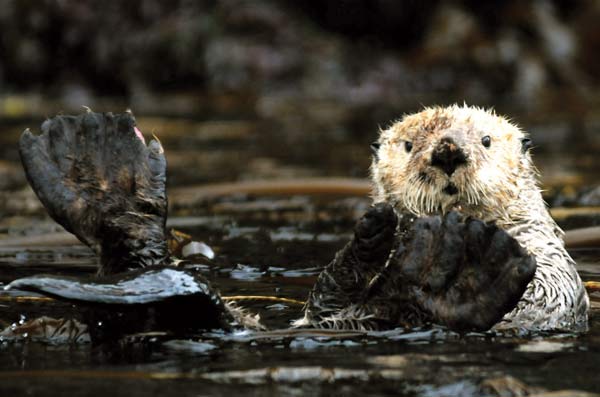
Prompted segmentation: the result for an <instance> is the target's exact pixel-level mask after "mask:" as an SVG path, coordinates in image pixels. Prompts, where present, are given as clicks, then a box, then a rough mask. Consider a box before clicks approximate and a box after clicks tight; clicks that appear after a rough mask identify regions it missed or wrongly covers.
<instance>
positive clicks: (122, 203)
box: [19, 112, 168, 273]
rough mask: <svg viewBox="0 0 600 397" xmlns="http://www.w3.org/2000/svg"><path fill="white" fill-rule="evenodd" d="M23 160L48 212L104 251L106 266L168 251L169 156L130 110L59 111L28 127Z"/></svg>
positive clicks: (158, 257) (156, 259) (150, 259)
mask: <svg viewBox="0 0 600 397" xmlns="http://www.w3.org/2000/svg"><path fill="white" fill-rule="evenodd" d="M19 151H20V154H21V160H22V162H23V166H24V168H25V173H26V175H27V178H28V180H29V183H30V184H31V186H32V187H33V190H34V191H35V193H36V194H37V196H38V197H39V199H40V200H41V202H42V203H43V204H44V206H45V207H46V209H47V210H48V213H49V214H50V216H51V217H52V218H53V219H54V220H55V221H57V222H58V223H60V224H61V225H62V226H64V227H65V229H67V230H68V231H70V232H72V233H73V234H75V235H76V236H77V237H78V238H79V239H80V240H81V241H82V242H84V243H86V244H87V245H89V246H90V247H91V248H92V249H93V250H94V251H95V252H96V253H97V254H98V255H99V256H100V257H101V264H102V267H101V272H102V273H113V272H116V271H122V270H125V269H127V268H134V267H140V266H147V265H154V264H159V263H163V262H164V261H165V259H166V258H167V257H168V251H167V245H166V238H165V221H166V215H167V197H166V191H165V183H166V160H165V157H164V153H163V149H162V147H161V145H160V143H159V142H158V141H156V140H155V141H151V142H150V143H149V144H148V145H147V146H146V144H145V142H144V140H143V137H142V135H141V133H140V132H139V130H137V128H136V127H135V119H134V118H133V116H132V115H131V114H130V113H123V114H114V115H113V114H112V113H93V112H87V113H84V114H81V115H79V116H56V117H54V118H52V119H49V120H46V121H45V122H44V123H43V124H42V134H41V135H39V136H35V135H33V134H32V133H31V132H29V130H26V131H25V132H24V133H23V135H22V136H21V140H20V142H19Z"/></svg>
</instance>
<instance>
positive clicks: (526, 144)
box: [521, 138, 532, 154]
mask: <svg viewBox="0 0 600 397" xmlns="http://www.w3.org/2000/svg"><path fill="white" fill-rule="evenodd" d="M531 145H532V143H531V139H529V138H523V139H521V152H522V153H523V154H525V153H526V152H527V151H528V150H529V149H531Z"/></svg>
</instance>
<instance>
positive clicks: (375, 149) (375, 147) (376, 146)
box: [371, 141, 381, 161]
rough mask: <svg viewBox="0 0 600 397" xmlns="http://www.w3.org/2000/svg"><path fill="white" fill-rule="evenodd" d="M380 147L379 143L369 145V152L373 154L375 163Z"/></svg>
mask: <svg viewBox="0 0 600 397" xmlns="http://www.w3.org/2000/svg"><path fill="white" fill-rule="evenodd" d="M380 147H381V143H379V142H377V141H376V142H373V143H372V144H371V151H372V152H373V158H374V159H375V161H377V160H379V148H380Z"/></svg>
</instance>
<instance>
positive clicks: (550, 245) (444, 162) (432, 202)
mask: <svg viewBox="0 0 600 397" xmlns="http://www.w3.org/2000/svg"><path fill="white" fill-rule="evenodd" d="M530 146H531V141H530V139H529V137H528V135H527V134H525V133H524V132H523V131H521V130H520V129H519V128H518V127H517V126H515V125H514V124H512V123H511V122H509V121H508V120H507V119H505V118H504V117H500V116H497V115H495V114H494V113H493V112H490V111H486V110H484V109H480V108H475V107H469V106H466V105H465V106H456V105H455V106H450V107H431V108H426V109H424V110H422V111H421V112H419V113H416V114H411V115H408V116H405V117H404V118H402V119H401V120H399V121H397V122H395V123H393V124H392V125H391V126H390V127H389V128H387V129H385V130H382V131H381V133H380V136H379V139H378V140H377V141H376V142H375V143H374V144H373V146H372V148H373V152H374V153H373V161H372V165H371V176H372V183H373V201H374V203H375V204H376V205H380V206H384V209H383V211H384V213H385V214H383V213H382V214H379V215H377V214H374V216H373V217H372V218H373V219H378V220H377V221H374V222H375V223H378V224H379V228H380V229H381V231H380V232H379V233H380V234H386V233H387V234H388V236H389V235H390V234H391V233H390V231H389V227H388V228H387V230H386V226H385V225H386V222H387V223H388V224H392V225H393V224H394V222H395V220H394V219H393V218H394V216H395V215H394V214H395V213H396V214H400V216H401V217H407V216H408V217H411V216H413V217H420V219H427V217H431V216H434V217H438V218H439V217H443V218H442V220H443V221H442V222H441V223H440V222H439V221H438V222H434V221H430V222H429V224H426V223H427V222H425V221H423V220H420V221H418V222H417V223H419V222H420V223H423V225H422V227H429V228H432V229H436V230H443V229H445V230H446V231H440V232H438V233H441V235H442V236H443V235H445V234H446V235H447V234H448V233H450V234H455V235H456V236H462V235H463V232H462V230H459V229H460V228H457V227H456V225H452V222H448V218H449V217H456V216H458V215H453V214H455V211H458V212H459V213H460V214H461V216H462V217H465V218H466V219H467V221H466V222H467V225H466V229H467V233H466V235H465V236H466V239H465V241H463V242H462V244H463V245H464V244H467V245H469V244H473V242H474V241H477V240H481V239H482V236H484V235H486V234H489V232H485V233H477V232H475V235H474V236H472V237H471V238H469V233H470V231H471V229H473V228H475V229H480V230H483V229H485V228H489V227H492V226H491V223H493V225H495V227H497V228H499V229H500V230H503V231H505V232H506V233H507V234H508V236H510V237H512V238H513V239H514V240H515V241H516V242H517V243H518V245H519V246H520V248H522V249H523V250H524V251H525V253H526V254H527V255H529V256H530V257H531V258H533V259H534V260H535V263H536V265H537V269H536V270H535V273H534V276H533V279H532V280H531V281H530V282H529V283H528V285H527V288H526V290H525V293H524V294H523V296H522V297H521V298H520V299H519V301H518V303H517V304H516V306H515V307H514V308H511V309H510V310H507V314H506V315H505V316H503V317H502V319H501V321H499V322H498V323H497V324H495V325H494V327H495V328H496V329H502V328H524V329H527V330H579V331H581V330H585V329H586V328H587V311H588V306H589V299H588V296H587V293H586V291H585V288H584V286H583V283H582V282H581V279H580V277H579V275H578V273H577V271H576V268H575V263H574V261H573V259H571V257H570V256H569V254H568V253H567V251H566V250H565V247H564V244H563V241H562V235H563V232H562V231H561V229H560V228H559V227H558V226H557V224H556V223H555V222H554V220H553V219H552V218H551V216H550V214H549V212H548V210H547V208H546V205H545V203H544V201H543V199H542V195H541V192H540V189H539V187H538V180H537V179H538V176H537V171H536V169H535V167H534V166H533V163H532V159H531V154H530V150H529V149H530ZM385 206H391V207H392V208H393V211H391V210H390V209H385ZM423 217H425V218H423ZM475 220H479V221H482V222H483V223H481V222H479V221H475ZM474 223H478V224H474ZM486 223H487V224H486ZM506 237H507V236H499V238H500V239H506ZM386 238H389V237H386ZM410 238H413V239H414V238H417V239H419V238H420V239H421V241H420V244H421V245H422V247H423V249H430V250H431V249H432V247H434V248H435V247H439V246H440V245H439V244H436V242H435V241H433V243H432V244H430V242H429V241H425V240H427V237H425V238H424V237H423V236H419V234H418V233H417V234H416V237H415V236H411V237H410ZM396 240H397V242H395V243H394V245H392V246H388V247H384V248H382V247H380V250H381V251H383V253H380V254H379V259H376V260H375V263H371V264H369V265H365V262H366V261H369V260H371V261H372V260H373V258H375V257H376V256H375V255H370V256H368V255H367V256H365V255H364V254H363V255H362V256H363V258H367V257H369V258H368V259H361V258H356V257H357V255H354V256H353V255H350V254H348V253H343V254H342V255H339V256H338V258H336V260H334V261H333V263H332V264H330V265H329V267H328V268H327V269H326V270H325V271H324V274H323V275H322V277H320V278H319V281H318V282H317V284H316V285H315V287H314V289H313V291H312V292H311V295H310V299H309V302H308V304H307V306H306V309H305V317H304V319H303V320H302V321H301V322H300V323H301V324H317V325H320V326H334V327H335V326H338V324H339V325H341V326H342V327H344V326H348V324H350V325H355V326H358V327H369V326H373V324H372V323H373V322H374V321H375V320H377V321H383V320H385V321H387V322H392V323H394V322H397V321H414V318H415V317H417V318H425V319H429V320H431V316H432V315H433V317H434V318H435V317H437V320H440V319H441V320H442V322H444V323H446V324H449V323H451V322H452V321H455V320H456V319H446V320H444V319H443V317H444V313H443V312H444V311H449V310H450V311H451V310H456V307H445V308H444V307H442V305H440V304H439V302H436V301H435V299H436V298H435V294H433V295H432V297H428V298H427V299H423V298H422V295H423V293H424V290H426V288H423V287H424V286H426V285H425V284H426V283H425V284H423V283H421V285H418V286H417V287H416V288H415V290H414V291H413V292H410V293H409V292H407V293H405V295H406V296H411V295H412V299H408V301H409V303H410V304H409V305H408V308H407V309H404V308H403V309H402V310H400V311H398V310H397V307H395V306H394V305H392V306H394V307H392V309H390V305H389V304H386V302H389V300H390V298H389V297H390V296H398V291H400V290H401V289H402V288H403V286H404V285H405V284H406V280H407V279H410V274H407V273H410V272H409V271H407V270H406V269H405V268H406V265H403V264H402V263H400V264H398V263H397V262H398V261H399V260H400V261H406V259H405V258H404V257H402V254H400V255H399V254H398V253H397V252H396V253H395V254H394V253H392V255H390V256H389V257H388V256H387V253H388V252H389V251H390V250H393V249H396V250H397V251H401V250H402V249H406V248H405V246H406V245H407V244H408V245H409V247H410V244H412V245H415V244H416V243H414V242H410V241H409V242H408V243H407V242H406V241H405V240H406V237H405V236H404V237H403V236H398V233H397V232H396ZM424 241H425V242H424ZM481 244H482V242H478V243H475V246H481ZM484 245H485V243H484ZM492 245H493V244H492ZM504 245H506V246H510V245H511V242H510V241H509V240H508V239H506V241H505V243H504ZM455 246H456V247H461V243H460V242H457V243H456V245H455ZM459 249H461V248H459ZM512 249H515V247H513V248H512ZM347 250H348V248H347ZM503 250H505V247H504V246H496V247H495V251H496V252H491V253H488V255H489V256H487V257H485V256H483V257H482V258H481V259H482V260H481V263H479V265H478V266H479V268H477V267H476V266H475V267H474V268H473V269H472V270H473V271H474V272H482V273H485V274H487V275H489V274H490V272H494V271H496V272H498V271H501V270H500V269H498V268H497V266H498V264H497V263H494V262H495V261H497V260H498V257H497V256H498V255H501V254H502V251H503ZM451 251H452V249H449V250H446V251H444V252H445V253H446V254H449V253H451ZM467 251H468V250H464V252H467ZM459 254H460V255H461V258H460V259H459V260H462V261H464V260H465V259H468V258H465V257H464V256H462V255H463V252H460V253H459ZM349 257H353V258H351V259H348V258H349ZM398 258H399V259H398ZM345 261H347V262H348V261H349V262H352V261H354V262H357V263H358V264H357V263H352V264H351V265H350V266H351V267H352V268H354V269H357V268H361V267H363V268H366V269H371V270H363V271H362V272H361V275H360V277H356V276H355V277H354V280H358V279H361V278H367V279H370V280H363V282H362V284H361V282H358V281H348V280H347V275H346V274H345V272H344V270H340V269H345V268H347V266H346V265H345V264H344V262H345ZM374 268H375V269H385V272H387V273H390V274H389V275H388V276H387V279H388V280H387V281H383V282H382V281H378V282H377V283H376V284H377V287H376V288H374V286H373V281H374V280H376V278H380V275H381V272H382V271H383V270H372V269H374ZM435 272H439V270H435ZM441 272H442V273H444V270H443V269H442V270H441ZM369 273H370V275H369V276H364V274H369ZM446 273H447V272H446ZM353 274H354V273H353ZM427 275H428V276H429V277H431V276H432V274H431V269H430V270H427ZM482 276H483V274H482ZM420 277H422V275H421V276H420ZM451 277H452V278H454V277H455V276H454V275H452V276H451ZM365 281H366V282H365ZM369 284H371V285H369ZM465 284H468V282H466V281H465ZM365 285H369V286H368V287H367V288H371V289H373V288H374V292H371V294H373V293H375V294H379V295H382V296H386V297H387V298H386V299H384V300H383V301H382V300H380V301H379V302H373V300H372V299H371V300H370V301H365V300H364V298H362V300H361V299H359V300H358V301H357V300H356V299H355V300H352V299H350V300H348V296H350V295H349V294H341V295H340V296H344V299H345V300H344V299H342V301H343V302H344V303H341V304H340V300H339V299H337V300H336V299H335V298H334V299H332V294H331V292H330V291H331V290H332V289H334V288H335V289H336V290H340V289H346V290H352V289H355V288H356V287H358V288H359V289H363V290H364V289H365ZM455 285H456V284H455ZM340 286H343V287H340ZM461 288H462V289H458V290H457V291H454V292H455V293H456V294H457V297H458V296H459V295H460V294H465V293H466V288H465V287H464V286H462V287H461ZM445 292H446V293H447V290H445ZM361 296H362V295H361ZM483 296H484V297H485V295H483ZM471 298H472V297H469V298H466V297H465V298H462V299H463V300H465V302H471V303H472V302H473V301H474V300H472V299H471ZM480 298H481V297H480ZM456 300H457V301H459V300H461V299H459V298H457V299H456ZM475 300H476V299H475ZM357 302H358V303H357ZM415 302H417V304H416V306H415V307H411V305H414V304H415ZM488 303H489V302H488ZM361 305H363V306H364V305H366V307H361ZM484 306H485V305H481V307H479V308H478V309H477V310H471V313H470V316H472V317H471V319H472V320H476V317H477V316H481V315H482V313H484V314H489V311H490V310H491V309H490V308H489V307H488V308H486V307H484ZM440 317H441V318H440ZM465 317H469V315H468V316H465ZM492 317H493V316H492ZM356 318H358V319H359V320H360V319H361V318H362V319H364V321H354V322H353V321H352V320H353V319H356ZM483 320H484V321H482V324H488V325H490V326H491V325H493V324H490V322H493V320H491V317H488V318H485V319H483ZM476 321H479V320H476ZM450 325H452V324H450ZM454 325H455V326H456V325H460V324H454ZM467 325H469V324H468V322H467ZM479 328H484V327H479Z"/></svg>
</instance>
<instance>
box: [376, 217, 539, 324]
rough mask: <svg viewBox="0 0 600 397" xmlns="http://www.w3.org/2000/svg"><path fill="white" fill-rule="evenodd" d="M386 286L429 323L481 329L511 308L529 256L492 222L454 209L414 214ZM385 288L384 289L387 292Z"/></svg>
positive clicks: (531, 267)
mask: <svg viewBox="0 0 600 397" xmlns="http://www.w3.org/2000/svg"><path fill="white" fill-rule="evenodd" d="M390 266H391V268H392V269H393V271H391V272H390V274H394V276H393V280H390V283H389V284H388V286H387V287H386V286H384V287H383V288H384V289H385V288H388V289H390V288H392V289H397V290H399V291H400V290H403V291H404V292H402V293H407V294H408V296H407V297H405V298H404V299H407V300H408V301H410V302H411V303H412V305H413V306H414V307H416V308H417V310H421V311H422V312H423V313H424V314H426V315H427V316H428V317H429V320H430V321H431V322H434V323H438V324H443V325H446V326H448V327H449V328H451V329H454V330H460V331H463V330H487V329H489V328H491V327H492V326H493V325H494V324H496V323H497V322H498V321H500V320H501V319H502V317H503V316H504V315H505V314H506V313H508V312H509V311H510V310H512V309H513V308H514V307H515V306H516V304H517V302H518V301H519V300H520V299H521V296H522V295H523V293H524V292H525V289H526V287H527V284H528V283H529V282H530V281H531V280H532V278H533V275H534V274H535V269H536V263H535V259H534V258H533V257H532V256H530V255H528V254H527V253H526V252H525V250H524V249H523V248H522V247H521V246H520V245H519V244H518V242H517V241H516V240H515V239H514V238H512V237H511V236H510V235H508V233H506V232H505V231H504V230H502V229H500V228H498V227H497V226H496V225H494V224H489V223H484V222H481V221H479V220H475V219H464V218H463V217H462V216H460V215H459V214H458V213H456V212H451V213H449V214H447V215H446V216H444V217H443V218H442V217H440V216H432V217H423V218H418V219H417V220H416V221H415V222H414V223H413V224H412V226H411V227H410V229H409V230H407V232H406V233H405V234H404V236H403V237H402V239H401V241H400V242H399V246H398V249H397V251H396V252H395V255H394V258H392V260H391V261H390ZM388 293H389V291H388Z"/></svg>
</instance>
